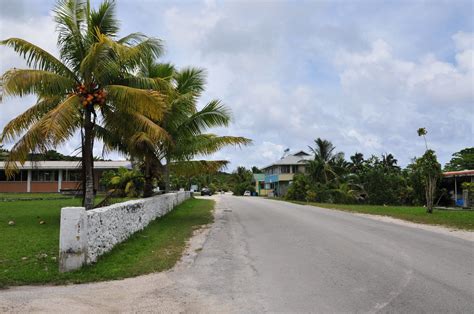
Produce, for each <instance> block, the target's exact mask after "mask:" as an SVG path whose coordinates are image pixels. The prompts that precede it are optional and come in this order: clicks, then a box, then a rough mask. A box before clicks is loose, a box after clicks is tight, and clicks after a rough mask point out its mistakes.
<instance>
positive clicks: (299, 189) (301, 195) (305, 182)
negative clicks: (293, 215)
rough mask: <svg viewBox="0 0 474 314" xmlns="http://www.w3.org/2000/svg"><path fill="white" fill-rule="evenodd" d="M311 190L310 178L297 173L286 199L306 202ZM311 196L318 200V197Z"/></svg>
mask: <svg viewBox="0 0 474 314" xmlns="http://www.w3.org/2000/svg"><path fill="white" fill-rule="evenodd" d="M309 188H310V182H309V178H308V176H305V175H304V174H302V173H297V174H295V176H294V177H293V183H291V185H290V186H289V187H288V191H287V193H286V196H285V197H286V199H289V200H296V201H306V200H307V196H308V195H307V193H308V189H309ZM312 192H314V191H312ZM314 194H315V193H314ZM311 196H314V199H315V198H316V195H313V194H311ZM312 199H313V198H312Z"/></svg>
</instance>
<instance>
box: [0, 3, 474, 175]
mask: <svg viewBox="0 0 474 314" xmlns="http://www.w3.org/2000/svg"><path fill="white" fill-rule="evenodd" d="M98 2H99V1H94V0H92V3H93V4H96V5H97V4H98ZM54 3H55V1H54V0H0V6H1V8H2V9H1V10H0V38H1V39H5V38H8V37H21V38H24V39H27V40H29V41H31V42H33V43H35V44H37V45H39V46H41V47H43V48H45V49H47V50H48V51H50V52H52V53H54V54H56V55H57V49H56V33H55V25H54V23H53V21H52V17H51V9H52V8H53V7H54ZM117 9H118V17H119V19H120V20H121V23H122V30H121V33H122V34H123V35H125V34H128V33H130V32H137V31H138V32H143V33H146V34H147V35H149V36H154V37H158V38H161V39H163V40H164V42H165V47H166V54H165V55H164V56H163V58H162V61H165V62H172V63H174V64H176V65H177V66H178V67H184V66H188V65H192V66H199V67H203V68H205V69H206V70H207V73H208V83H207V90H206V93H205V94H204V95H203V97H202V100H201V104H200V105H201V106H202V105H203V104H204V103H205V102H207V101H209V100H211V99H214V98H219V99H221V100H222V101H223V102H224V103H225V104H227V105H228V106H229V107H230V108H231V110H232V112H233V117H234V118H233V123H232V125H231V126H230V127H229V128H227V129H219V130H213V131H214V132H216V133H219V134H222V135H240V136H246V137H249V138H251V139H253V141H254V144H253V145H252V146H250V147H245V148H242V149H234V148H232V149H225V150H223V151H222V152H219V153H218V154H215V155H214V156H212V158H214V159H227V160H230V161H231V162H232V165H231V166H230V169H229V170H232V169H233V168H235V167H236V166H238V165H244V166H252V165H256V166H263V165H266V164H268V163H270V162H272V161H274V160H276V159H278V158H279V157H280V156H281V155H282V153H283V150H284V149H285V148H290V149H291V150H292V151H298V150H302V149H303V150H306V149H307V146H308V145H312V142H313V140H314V139H315V138H317V137H321V138H325V139H328V140H330V141H332V142H333V143H334V145H335V146H336V148H337V150H339V151H343V152H344V153H345V154H346V157H347V158H349V156H350V155H352V154H353V153H354V152H356V151H357V152H362V153H364V155H365V156H366V157H368V156H370V155H371V154H377V155H380V154H382V153H392V154H394V155H395V157H396V158H397V159H398V160H399V163H400V164H402V165H406V164H407V163H408V162H409V161H410V159H411V158H412V157H414V156H420V155H421V154H422V153H423V151H424V142H423V140H422V139H421V138H418V136H417V133H416V130H417V129H418V128H419V127H426V128H427V130H428V136H427V139H428V145H429V146H430V148H432V149H434V150H436V152H437V154H438V157H439V160H440V161H441V162H442V163H443V164H444V163H445V162H447V161H449V159H450V156H451V154H452V153H454V152H456V151H459V150H460V149H462V148H464V147H467V146H473V144H474V136H473V124H474V91H473V90H474V76H473V73H474V71H473V68H474V65H473V62H474V61H473V59H474V33H473V32H474V30H473V23H474V19H473V14H474V8H473V2H472V1H461V0H450V1H438V0H436V1H434V0H433V1H376V0H373V1H358V0H346V1H258V0H257V1H179V2H177V1H157V0H133V1H132V0H119V1H117ZM0 59H1V63H0V71H1V72H2V73H3V72H4V71H5V70H7V69H9V68H11V67H17V68H21V67H24V63H23V62H22V60H21V59H20V58H19V57H17V56H16V55H15V53H14V52H12V51H11V50H10V49H7V48H5V47H0ZM33 103H34V98H32V97H26V98H21V99H20V98H8V99H4V102H3V103H2V104H1V105H0V127H1V128H3V127H4V125H5V124H6V123H7V122H8V121H9V120H10V119H12V118H13V117H15V116H16V115H18V114H19V113H21V112H22V111H24V110H25V109H26V108H28V107H29V106H31V105H32V104H33ZM78 144H79V139H78V138H76V139H73V140H71V141H70V142H69V143H68V144H67V145H65V146H63V147H61V148H60V151H62V152H63V153H71V152H72V151H73V150H74V148H76V147H77V146H78ZM99 152H100V148H97V150H96V153H97V154H98V153H99ZM111 158H117V156H116V155H112V156H111Z"/></svg>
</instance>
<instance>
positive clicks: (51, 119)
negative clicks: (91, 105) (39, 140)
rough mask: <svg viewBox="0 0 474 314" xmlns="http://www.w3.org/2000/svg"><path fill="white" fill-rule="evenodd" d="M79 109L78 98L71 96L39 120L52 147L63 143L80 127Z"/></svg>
mask: <svg viewBox="0 0 474 314" xmlns="http://www.w3.org/2000/svg"><path fill="white" fill-rule="evenodd" d="M80 107H81V102H80V99H79V96H77V95H72V96H70V97H68V98H67V99H66V100H65V101H64V102H63V103H61V104H60V105H58V106H57V107H55V108H54V109H53V110H51V111H49V112H48V113H47V114H46V115H45V116H44V117H43V119H41V121H40V122H39V124H41V126H42V128H43V132H44V133H45V134H47V137H48V141H50V142H51V144H52V145H53V146H56V145H58V144H60V143H62V142H64V141H65V140H66V139H67V138H69V137H70V136H72V135H73V134H74V132H75V131H76V130H77V128H79V127H80V125H81V113H80V111H79V108H80Z"/></svg>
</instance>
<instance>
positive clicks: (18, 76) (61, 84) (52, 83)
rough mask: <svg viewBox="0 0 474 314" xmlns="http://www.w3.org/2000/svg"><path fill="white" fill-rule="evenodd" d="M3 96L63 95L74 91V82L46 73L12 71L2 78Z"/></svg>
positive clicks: (39, 71) (38, 71)
mask: <svg viewBox="0 0 474 314" xmlns="http://www.w3.org/2000/svg"><path fill="white" fill-rule="evenodd" d="M2 79H3V84H4V85H3V89H4V94H5V95H15V96H24V95H27V94H38V95H41V96H52V97H54V96H57V95H64V94H66V93H68V92H72V91H73V90H74V86H75V81H74V80H72V79H70V78H68V77H65V76H62V75H59V74H56V73H53V72H48V71H42V70H18V69H12V70H9V71H7V72H5V74H4V75H3V77H2Z"/></svg>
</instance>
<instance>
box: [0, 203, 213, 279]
mask: <svg viewBox="0 0 474 314" xmlns="http://www.w3.org/2000/svg"><path fill="white" fill-rule="evenodd" d="M33 202H36V201H31V202H24V201H20V202H18V203H16V202H15V203H16V205H17V206H16V208H14V206H13V203H14V202H8V203H5V204H9V205H11V206H9V208H10V209H0V234H2V241H0V287H6V286H15V285H25V284H66V283H84V282H93V281H104V280H115V279H123V278H127V277H135V276H138V275H143V274H149V273H153V272H159V271H163V270H167V269H170V268H172V267H173V266H174V265H175V264H176V262H177V261H178V260H179V259H180V258H181V256H182V253H183V252H184V250H185V248H186V243H187V241H188V239H189V238H190V237H191V236H192V234H193V231H194V230H196V229H199V228H200V227H201V226H203V225H207V224H209V223H212V222H213V220H214V217H213V214H212V212H213V209H214V201H212V200H202V199H190V200H187V201H185V202H184V203H182V204H180V205H179V206H177V207H176V208H175V209H174V210H173V211H171V212H170V213H168V214H167V215H165V216H163V217H161V218H158V219H156V220H155V221H152V222H151V223H150V224H149V225H148V226H147V227H146V228H145V229H144V230H142V231H139V232H137V233H135V234H133V235H132V236H131V237H130V238H129V239H128V240H126V241H125V242H122V243H120V244H118V245H117V246H115V247H114V248H113V249H112V251H110V252H109V253H107V254H105V255H103V256H101V257H100V258H99V260H98V262H97V263H95V264H92V265H87V266H85V267H83V268H81V269H79V270H77V271H74V272H69V273H60V272H59V271H58V262H57V261H58V250H59V247H58V245H59V242H58V241H59V215H60V209H61V207H63V206H64V205H63V204H61V205H58V204H56V206H51V207H49V206H47V207H48V208H44V207H43V208H40V209H39V211H40V212H38V208H35V211H32V210H31V208H30V209H24V211H26V212H27V213H26V214H27V215H23V216H21V215H18V214H17V221H16V225H15V226H8V224H7V223H8V220H10V219H11V218H12V216H15V215H14V214H13V215H11V214H10V215H6V213H5V212H6V211H9V210H12V209H13V208H14V210H15V211H22V209H21V205H22V204H31V203H33ZM57 202H60V201H57ZM36 203H38V202H36ZM49 203H51V201H49ZM53 203H54V201H53ZM62 203H64V201H63V202H62ZM32 212H34V213H35V214H34V215H32V214H31V213H32ZM37 215H38V216H37ZM39 215H41V219H43V220H44V221H46V223H45V224H43V225H40V224H38V222H37V217H40V216H39ZM7 216H8V217H7ZM22 225H24V226H22ZM28 230H30V231H31V232H30V234H28Z"/></svg>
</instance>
